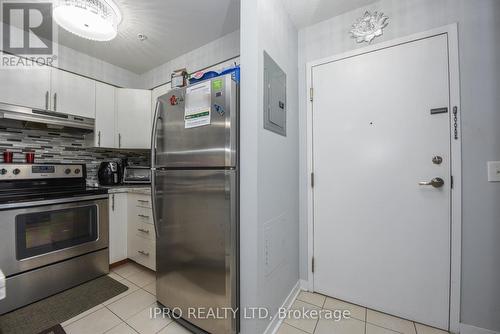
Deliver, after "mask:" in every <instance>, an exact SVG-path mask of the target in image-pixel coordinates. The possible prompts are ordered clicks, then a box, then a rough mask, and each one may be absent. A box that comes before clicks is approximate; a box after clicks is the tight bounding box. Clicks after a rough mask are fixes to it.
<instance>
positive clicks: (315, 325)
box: [277, 291, 447, 334]
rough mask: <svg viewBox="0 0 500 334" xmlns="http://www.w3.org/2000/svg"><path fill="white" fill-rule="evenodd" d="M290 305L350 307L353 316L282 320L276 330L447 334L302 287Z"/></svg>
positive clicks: (288, 333)
mask: <svg viewBox="0 0 500 334" xmlns="http://www.w3.org/2000/svg"><path fill="white" fill-rule="evenodd" d="M291 309H296V310H302V309H306V310H309V309H313V310H320V309H323V310H333V311H335V310H342V311H343V310H349V311H350V314H351V318H350V319H344V320H340V321H334V320H331V319H323V318H321V317H319V319H310V318H309V319H295V318H293V317H291V318H287V319H285V320H284V321H283V323H282V325H281V327H280V328H279V330H278V333H277V334H398V333H399V334H447V332H445V331H441V330H438V329H435V328H431V327H428V326H424V325H421V324H417V323H414V322H412V321H408V320H404V319H400V318H396V317H393V316H390V315H387V314H383V313H380V312H377V311H373V310H370V309H367V308H365V307H361V306H358V305H353V304H349V303H346V302H344V301H340V300H337V299H333V298H329V297H325V296H323V295H320V294H316V293H310V292H306V291H302V292H300V293H299V295H298V297H297V299H296V300H295V302H294V303H293V304H292V307H291Z"/></svg>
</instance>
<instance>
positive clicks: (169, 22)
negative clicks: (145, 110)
mask: <svg viewBox="0 0 500 334" xmlns="http://www.w3.org/2000/svg"><path fill="white" fill-rule="evenodd" d="M115 3H116V4H117V5H118V6H119V7H120V9H121V11H122V14H123V20H122V23H121V24H120V25H119V26H118V36H117V37H116V38H115V39H114V40H112V41H110V42H94V41H90V40H86V39H83V38H79V37H77V36H75V35H73V34H71V33H69V32H67V31H66V30H64V29H62V28H59V29H58V33H59V35H58V39H59V43H60V44H62V45H65V46H67V47H70V48H72V49H75V50H77V51H79V52H82V53H85V54H87V55H90V56H93V57H96V58H99V59H102V60H104V61H106V62H109V63H111V64H114V65H117V66H120V67H122V68H125V69H127V70H130V71H132V72H135V73H138V74H142V73H144V72H147V71H148V70H150V69H153V68H155V67H156V66H158V65H161V64H163V63H165V62H167V61H169V60H172V59H174V58H176V57H178V56H180V55H182V54H184V53H187V52H189V51H191V50H194V49H196V48H198V47H200V46H202V45H205V44H207V43H209V42H211V41H213V40H215V39H217V38H219V37H222V36H224V35H226V34H228V33H231V32H233V31H236V30H238V29H239V25H240V16H239V15H240V1H239V0H115ZM139 33H142V34H145V35H146V36H147V37H148V39H147V40H145V41H144V42H141V41H139V40H138V39H137V34H139Z"/></svg>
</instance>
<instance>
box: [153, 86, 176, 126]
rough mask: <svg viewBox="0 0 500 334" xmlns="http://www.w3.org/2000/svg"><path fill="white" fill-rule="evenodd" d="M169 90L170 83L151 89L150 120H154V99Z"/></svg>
mask: <svg viewBox="0 0 500 334" xmlns="http://www.w3.org/2000/svg"><path fill="white" fill-rule="evenodd" d="M170 90H171V86H170V84H165V85H162V86H159V87H156V88H155V89H153V91H152V92H151V122H153V121H154V117H155V112H156V100H157V99H158V98H159V97H160V96H162V95H164V94H167V93H168V92H169V91H170Z"/></svg>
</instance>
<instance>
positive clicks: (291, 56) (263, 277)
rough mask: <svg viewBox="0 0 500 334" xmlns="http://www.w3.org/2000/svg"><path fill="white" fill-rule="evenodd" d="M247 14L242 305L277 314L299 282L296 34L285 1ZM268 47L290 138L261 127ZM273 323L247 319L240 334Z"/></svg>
mask: <svg viewBox="0 0 500 334" xmlns="http://www.w3.org/2000/svg"><path fill="white" fill-rule="evenodd" d="M241 13H242V16H241V63H242V80H243V81H242V85H241V103H240V104H241V122H240V123H241V135H240V137H241V183H240V184H241V200H240V203H241V213H240V218H241V222H240V229H241V232H240V235H241V248H240V251H241V255H240V261H241V306H242V307H248V306H261V307H267V308H269V309H270V311H271V312H272V313H275V312H276V311H277V308H278V307H280V306H281V305H282V303H283V302H284V300H285V299H286V297H287V296H288V294H289V293H290V291H291V290H292V289H293V287H294V286H295V285H296V283H297V282H298V280H299V268H298V262H299V261H298V259H299V253H298V180H297V178H298V153H299V152H298V99H297V85H298V82H297V50H298V44H297V38H298V33H297V30H296V29H295V27H294V25H293V24H292V22H291V21H290V19H289V17H288V15H287V14H286V12H285V10H284V9H283V7H282V6H281V2H280V0H257V1H255V0H243V1H242V3H241ZM264 50H266V51H267V52H268V54H269V55H270V56H271V57H272V58H273V59H274V60H275V61H276V62H277V63H278V64H279V65H280V66H281V67H282V69H283V70H284V71H285V72H286V74H287V116H288V124H287V136H286V137H282V136H279V135H277V134H274V133H271V132H269V131H267V130H264V129H263V80H264V78H263V51H264ZM266 240H267V241H266ZM266 244H267V245H268V246H269V247H268V251H269V253H268V254H267V255H268V258H270V259H272V260H271V262H272V263H275V264H276V266H275V267H274V266H273V268H274V270H273V271H271V272H269V270H270V268H269V266H267V265H266V251H265V249H266ZM268 324H269V320H262V321H255V320H249V319H242V331H241V333H243V334H255V333H263V331H264V330H265V328H266V327H267V326H268Z"/></svg>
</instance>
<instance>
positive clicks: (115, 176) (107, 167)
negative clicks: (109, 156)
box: [97, 161, 122, 186]
mask: <svg viewBox="0 0 500 334" xmlns="http://www.w3.org/2000/svg"><path fill="white" fill-rule="evenodd" d="M97 177H98V179H99V184H100V185H101V186H115V185H118V184H120V183H121V182H122V169H121V166H120V164H119V163H118V162H116V161H105V162H101V165H100V166H99V170H98V171H97Z"/></svg>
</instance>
